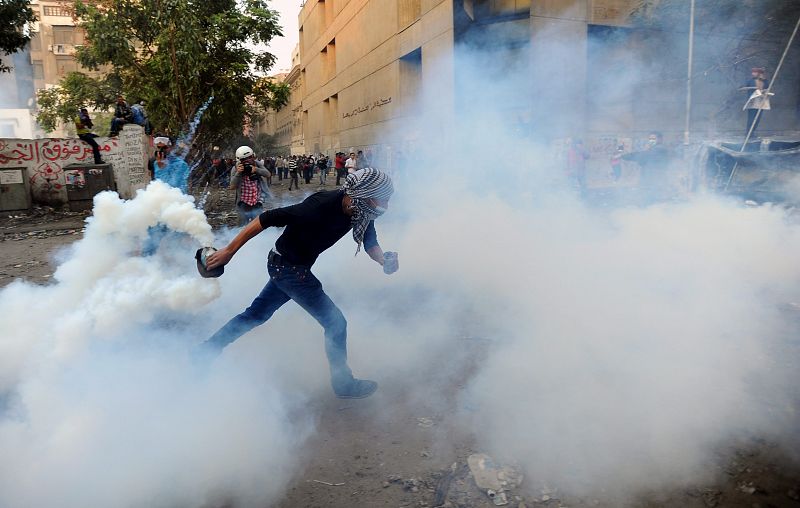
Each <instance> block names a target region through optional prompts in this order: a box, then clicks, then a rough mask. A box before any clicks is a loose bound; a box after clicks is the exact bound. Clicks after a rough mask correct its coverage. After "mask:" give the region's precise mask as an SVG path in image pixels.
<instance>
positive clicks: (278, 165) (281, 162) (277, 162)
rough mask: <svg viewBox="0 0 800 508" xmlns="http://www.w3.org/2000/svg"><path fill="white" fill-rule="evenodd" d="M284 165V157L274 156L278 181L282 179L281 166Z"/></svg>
mask: <svg viewBox="0 0 800 508" xmlns="http://www.w3.org/2000/svg"><path fill="white" fill-rule="evenodd" d="M284 167H286V159H284V158H283V156H282V155H278V156H277V157H276V158H275V171H277V173H278V181H279V182H282V181H283V168H284Z"/></svg>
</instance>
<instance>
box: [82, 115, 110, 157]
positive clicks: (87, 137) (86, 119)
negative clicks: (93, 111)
mask: <svg viewBox="0 0 800 508" xmlns="http://www.w3.org/2000/svg"><path fill="white" fill-rule="evenodd" d="M93 128H94V124H93V123H92V118H91V117H90V116H89V110H87V109H86V108H81V109H80V110H78V115H77V116H76V117H75V130H76V131H77V133H78V138H80V140H81V141H84V142H86V143H87V144H88V145H89V146H90V147H92V155H94V163H95V164H105V163H106V162H105V161H104V160H103V158H102V157H100V145H98V144H97V141H95V140H94V138H96V137H97V134H95V133H94V132H92V129H93Z"/></svg>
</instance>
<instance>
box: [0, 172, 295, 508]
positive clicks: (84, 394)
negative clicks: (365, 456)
mask: <svg viewBox="0 0 800 508" xmlns="http://www.w3.org/2000/svg"><path fill="white" fill-rule="evenodd" d="M87 222H88V224H87V227H86V233H85V236H84V238H83V239H82V240H80V241H79V242H77V243H76V244H75V245H74V246H73V247H72V248H71V249H70V250H69V251H68V252H66V253H63V254H62V256H63V259H64V260H63V263H62V264H61V265H60V266H59V268H58V269H57V271H56V274H55V277H54V279H55V283H54V284H51V285H48V286H44V287H41V286H32V285H30V284H27V283H24V282H16V283H14V284H12V285H11V286H9V287H8V288H5V289H4V290H3V291H2V292H1V293H0V295H1V296H0V316H1V317H0V327H2V330H3V334H2V337H1V338H0V394H1V395H2V397H0V402H2V404H0V449H2V450H3V454H2V458H0V506H8V507H21V506H64V507H78V506H109V507H114V506H119V507H126V506H205V505H209V506H214V505H219V504H223V503H225V502H230V501H232V502H235V503H237V506H263V504H264V503H266V502H269V501H270V500H272V499H274V497H275V496H276V495H277V494H279V493H280V491H281V490H280V489H281V488H282V486H283V484H284V483H285V481H286V479H287V478H288V475H289V474H290V473H291V470H292V464H293V463H294V461H293V460H291V459H290V457H289V450H290V449H291V448H292V446H294V444H296V443H297V442H298V440H301V439H302V436H303V435H304V434H305V433H306V430H307V424H306V423H305V422H304V421H302V419H301V420H300V421H293V422H292V424H290V423H289V422H288V421H287V414H288V413H287V412H288V411H289V410H290V409H291V407H293V406H292V403H290V401H289V399H288V398H287V397H288V396H287V395H286V392H284V393H279V392H278V391H277V390H275V389H274V388H271V386H272V383H270V382H267V380H266V379H264V374H261V373H259V370H258V369H249V368H247V367H246V365H244V364H243V362H239V363H238V364H237V365H236V366H232V365H227V366H226V365H225V364H224V362H222V363H220V364H217V365H215V366H214V367H213V368H211V369H210V370H203V369H199V368H197V367H196V366H194V365H193V364H192V363H191V362H190V361H189V356H188V355H187V354H186V353H187V345H189V344H191V343H193V342H196V338H195V337H193V336H191V335H192V333H193V332H195V331H196V330H195V329H194V328H193V322H195V321H197V320H198V318H200V317H201V316H200V313H201V312H202V311H203V308H204V306H206V305H207V304H208V303H209V302H211V301H213V300H214V299H215V298H217V297H218V296H219V294H220V289H219V283H218V281H216V280H205V279H202V278H200V277H198V276H197V273H196V270H195V269H194V260H193V259H192V258H191V255H192V253H193V251H194V249H195V248H196V247H197V246H198V245H203V244H210V243H211V240H212V236H211V228H210V226H209V225H208V223H207V222H206V220H205V216H204V215H203V212H202V211H201V210H198V209H196V208H195V207H194V204H193V201H192V198H191V197H188V196H185V195H183V194H181V193H180V191H178V190H177V189H174V188H171V187H169V186H167V185H165V184H162V183H160V182H154V183H151V184H150V185H149V186H148V188H147V189H146V190H144V191H140V192H139V193H138V194H137V196H136V197H135V199H133V200H130V201H122V200H120V199H119V198H118V196H117V195H116V194H113V193H103V194H100V195H98V196H97V197H96V198H95V207H94V215H93V216H92V217H91V218H90V219H88V220H87ZM159 223H160V224H164V225H167V226H169V228H170V229H171V230H173V231H176V232H183V233H186V235H184V237H183V238H177V239H175V241H165V242H163V244H162V246H161V249H160V250H159V252H158V254H157V255H155V256H151V257H141V256H140V255H139V254H138V251H139V249H140V248H141V245H142V242H143V241H144V240H145V238H146V237H147V234H148V233H147V231H148V227H151V226H154V225H156V224H159ZM173 253H175V255H172V254H173ZM199 321H200V322H202V319H200V320H199ZM201 333H206V330H203V331H202V332H201ZM293 427H294V428H293Z"/></svg>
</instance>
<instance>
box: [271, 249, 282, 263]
mask: <svg viewBox="0 0 800 508" xmlns="http://www.w3.org/2000/svg"><path fill="white" fill-rule="evenodd" d="M267 261H268V262H269V263H272V264H273V265H282V264H283V256H281V255H280V254H278V253H277V252H275V251H274V250H271V251H269V254H268V255H267Z"/></svg>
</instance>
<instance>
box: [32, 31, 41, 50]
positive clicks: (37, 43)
mask: <svg viewBox="0 0 800 508" xmlns="http://www.w3.org/2000/svg"><path fill="white" fill-rule="evenodd" d="M41 50H42V35H41V34H40V33H39V32H33V33H31V51H41Z"/></svg>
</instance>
